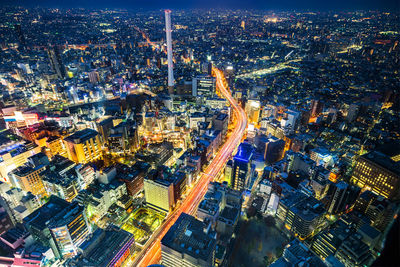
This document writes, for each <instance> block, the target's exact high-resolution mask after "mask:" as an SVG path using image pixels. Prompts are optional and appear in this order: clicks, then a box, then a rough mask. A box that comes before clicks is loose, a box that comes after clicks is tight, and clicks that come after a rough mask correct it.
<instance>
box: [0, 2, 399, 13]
mask: <svg viewBox="0 0 400 267" xmlns="http://www.w3.org/2000/svg"><path fill="white" fill-rule="evenodd" d="M0 4H2V5H22V6H27V7H34V6H42V7H63V8H69V7H85V8H127V9H136V8H141V9H159V8H172V9H186V8H207V9H209V8H231V9H262V10H321V11H326V10H346V11H347V10H349V11H352V10H388V11H400V0H79V1H77V0H0Z"/></svg>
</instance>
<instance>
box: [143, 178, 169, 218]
mask: <svg viewBox="0 0 400 267" xmlns="http://www.w3.org/2000/svg"><path fill="white" fill-rule="evenodd" d="M144 195H145V198H146V204H147V205H148V206H150V207H152V208H154V209H157V210H161V211H163V212H169V211H170V210H171V208H172V206H173V205H174V185H173V183H171V182H170V181H167V180H163V179H154V180H153V179H149V178H145V179H144Z"/></svg>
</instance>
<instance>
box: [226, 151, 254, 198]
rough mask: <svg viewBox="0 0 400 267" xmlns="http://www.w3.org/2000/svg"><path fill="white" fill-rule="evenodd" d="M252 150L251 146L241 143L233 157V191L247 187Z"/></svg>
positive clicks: (250, 169) (250, 170)
mask: <svg viewBox="0 0 400 267" xmlns="http://www.w3.org/2000/svg"><path fill="white" fill-rule="evenodd" d="M253 150H254V149H253V146H252V145H251V144H248V143H241V144H240V145H239V148H238V152H237V153H236V155H235V156H234V157H233V168H232V177H231V185H232V187H233V189H235V190H240V191H241V190H244V189H245V188H246V186H247V185H248V182H249V179H250V177H251V172H252V164H251V159H252V156H253Z"/></svg>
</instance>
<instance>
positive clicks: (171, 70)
mask: <svg viewBox="0 0 400 267" xmlns="http://www.w3.org/2000/svg"><path fill="white" fill-rule="evenodd" d="M165 32H166V34H167V57H168V86H169V87H172V86H174V83H175V81H174V66H173V62H172V37H171V10H169V9H167V10H165Z"/></svg>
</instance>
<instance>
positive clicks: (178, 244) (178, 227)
mask: <svg viewBox="0 0 400 267" xmlns="http://www.w3.org/2000/svg"><path fill="white" fill-rule="evenodd" d="M203 229H204V224H203V222H201V221H199V220H197V219H195V218H194V217H193V216H190V215H188V214H186V213H182V214H181V215H180V216H179V218H178V220H177V221H176V222H175V224H174V225H173V226H172V227H171V228H170V229H169V230H168V232H167V234H166V235H165V236H164V238H163V239H162V240H161V244H162V245H164V246H167V247H169V248H172V249H173V250H175V251H178V252H180V253H185V254H188V255H190V256H192V257H194V258H200V259H202V260H204V261H208V260H209V257H210V255H211V254H212V252H213V250H214V249H215V245H216V240H215V239H213V238H212V237H211V236H209V235H207V234H206V233H205V232H204V231H203Z"/></svg>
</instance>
